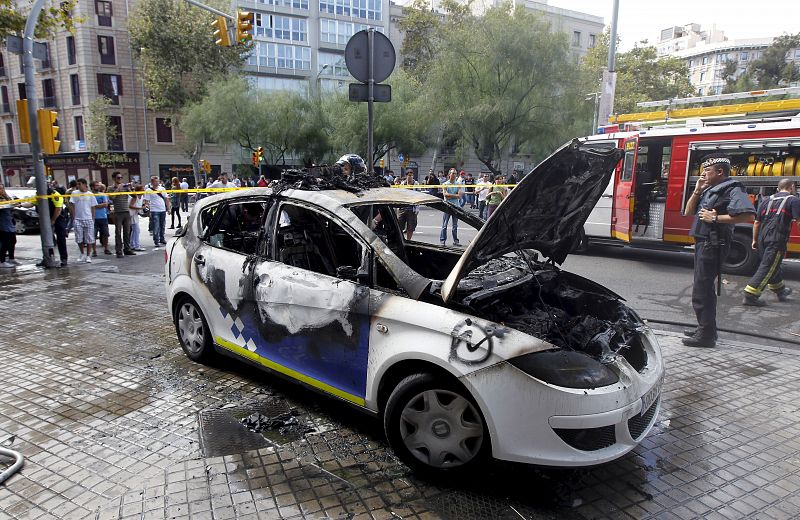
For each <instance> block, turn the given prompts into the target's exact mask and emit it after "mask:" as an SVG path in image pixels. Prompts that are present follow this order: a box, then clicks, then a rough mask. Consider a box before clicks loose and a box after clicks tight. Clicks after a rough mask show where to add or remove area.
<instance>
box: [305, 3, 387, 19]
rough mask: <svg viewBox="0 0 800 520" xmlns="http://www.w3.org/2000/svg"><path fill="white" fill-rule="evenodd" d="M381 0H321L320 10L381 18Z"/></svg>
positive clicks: (345, 14)
mask: <svg viewBox="0 0 800 520" xmlns="http://www.w3.org/2000/svg"><path fill="white" fill-rule="evenodd" d="M381 9H382V7H381V0H319V12H320V13H330V14H338V15H342V16H353V17H355V18H365V19H367V20H380V19H381V16H382V13H381Z"/></svg>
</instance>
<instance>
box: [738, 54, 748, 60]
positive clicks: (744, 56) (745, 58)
mask: <svg viewBox="0 0 800 520" xmlns="http://www.w3.org/2000/svg"><path fill="white" fill-rule="evenodd" d="M747 58H748V54H747V53H746V52H741V53H739V59H740V60H742V61H747Z"/></svg>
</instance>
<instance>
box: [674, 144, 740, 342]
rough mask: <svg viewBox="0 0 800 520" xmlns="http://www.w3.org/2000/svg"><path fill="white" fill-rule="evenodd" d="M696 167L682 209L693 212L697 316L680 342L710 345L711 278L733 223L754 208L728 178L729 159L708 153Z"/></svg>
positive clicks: (713, 316)
mask: <svg viewBox="0 0 800 520" xmlns="http://www.w3.org/2000/svg"><path fill="white" fill-rule="evenodd" d="M700 168H701V170H702V172H701V174H700V179H698V181H697V185H696V186H695V188H694V192H693V193H692V195H691V197H689V200H688V201H687V202H686V209H685V210H684V213H683V214H684V215H686V216H689V215H694V222H692V229H691V231H690V232H689V234H690V235H691V236H693V237H694V240H695V249H694V285H693V286H692V307H693V308H694V313H695V315H696V316H697V329H695V330H687V331H685V334H686V335H687V336H689V337H688V338H684V339H683V344H684V345H687V346H689V347H714V346H716V341H717V293H716V291H715V287H714V281H715V279H716V278H717V276H720V272H719V268H720V265H721V264H722V260H723V259H724V258H725V257H726V256H727V255H728V251H729V250H730V244H731V240H732V239H733V227H734V225H735V224H740V223H745V222H750V221H752V220H753V216H754V215H755V208H753V204H752V203H751V202H750V199H748V198H747V192H746V191H745V189H744V186H743V185H742V184H741V183H740V182H737V181H735V180H734V179H730V178H729V175H730V172H731V161H730V159H728V158H727V157H724V156H722V155H717V154H714V155H709V156H708V157H706V158H705V159H704V160H703V162H702V164H701V165H700Z"/></svg>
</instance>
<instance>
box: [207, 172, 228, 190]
mask: <svg viewBox="0 0 800 520" xmlns="http://www.w3.org/2000/svg"><path fill="white" fill-rule="evenodd" d="M233 187H234V184H233V183H232V182H228V174H227V173H220V174H219V177H217V180H215V181H214V182H212V183H211V186H209V188H233Z"/></svg>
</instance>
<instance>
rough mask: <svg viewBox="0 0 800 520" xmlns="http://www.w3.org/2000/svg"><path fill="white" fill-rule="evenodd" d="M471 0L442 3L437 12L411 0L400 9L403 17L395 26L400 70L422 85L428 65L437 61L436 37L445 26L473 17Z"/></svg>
mask: <svg viewBox="0 0 800 520" xmlns="http://www.w3.org/2000/svg"><path fill="white" fill-rule="evenodd" d="M471 6H472V0H466V1H464V2H463V3H462V2H459V1H457V0H442V1H441V2H440V4H439V7H440V9H441V11H440V12H437V11H433V10H432V9H431V8H430V2H429V1H428V0H413V1H412V2H411V3H410V4H409V5H407V6H405V7H404V8H403V15H404V16H403V17H402V18H401V19H400V20H399V21H398V22H397V26H398V27H399V28H400V31H402V33H403V46H402V47H401V49H400V55H401V56H403V63H402V67H403V70H405V71H406V72H407V73H408V74H409V75H411V77H413V78H415V79H416V80H417V81H419V82H420V83H424V82H425V79H426V77H427V75H428V71H429V70H430V68H431V65H432V64H433V62H434V61H435V60H436V53H437V47H438V42H439V35H440V33H441V31H442V30H443V29H445V28H446V27H447V26H452V25H458V24H459V23H460V22H461V21H462V20H464V19H465V18H467V17H469V16H472V14H471V13H472V11H471Z"/></svg>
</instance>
